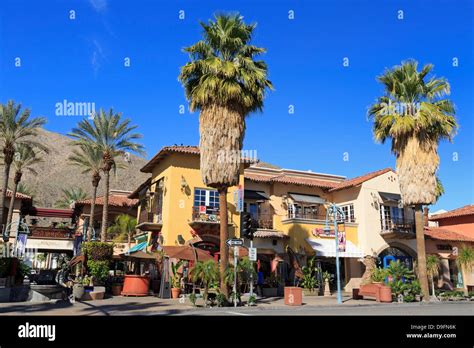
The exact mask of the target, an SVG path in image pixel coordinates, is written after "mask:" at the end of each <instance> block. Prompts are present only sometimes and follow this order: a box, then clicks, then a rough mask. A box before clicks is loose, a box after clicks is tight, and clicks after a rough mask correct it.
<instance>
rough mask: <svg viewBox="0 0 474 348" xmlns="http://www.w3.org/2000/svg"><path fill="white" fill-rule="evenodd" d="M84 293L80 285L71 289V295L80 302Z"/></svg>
mask: <svg viewBox="0 0 474 348" xmlns="http://www.w3.org/2000/svg"><path fill="white" fill-rule="evenodd" d="M84 291H85V290H84V285H82V284H74V285H73V287H72V294H73V295H74V298H76V299H77V300H80V299H81V298H82V296H84Z"/></svg>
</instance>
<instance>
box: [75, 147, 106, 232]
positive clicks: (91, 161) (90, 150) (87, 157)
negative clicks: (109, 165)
mask: <svg viewBox="0 0 474 348" xmlns="http://www.w3.org/2000/svg"><path fill="white" fill-rule="evenodd" d="M78 148H79V149H74V150H73V151H72V154H71V155H70V156H69V158H68V160H69V162H70V163H71V164H72V165H74V166H78V167H80V168H82V174H90V175H91V180H92V202H91V210H90V218H89V226H88V228H87V240H90V239H91V231H92V230H93V229H94V214H95V201H96V199H97V188H98V186H99V183H100V179H101V176H100V172H101V170H102V167H103V162H102V152H101V151H100V149H98V148H97V147H94V146H92V145H91V144H89V143H86V144H81V145H79V146H78Z"/></svg>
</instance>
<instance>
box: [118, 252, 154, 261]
mask: <svg viewBox="0 0 474 348" xmlns="http://www.w3.org/2000/svg"><path fill="white" fill-rule="evenodd" d="M120 256H121V257H122V258H124V259H128V258H130V259H141V260H156V259H157V258H158V257H159V255H158V254H155V253H152V254H149V253H146V252H144V251H141V250H138V251H135V252H132V253H124V254H120Z"/></svg>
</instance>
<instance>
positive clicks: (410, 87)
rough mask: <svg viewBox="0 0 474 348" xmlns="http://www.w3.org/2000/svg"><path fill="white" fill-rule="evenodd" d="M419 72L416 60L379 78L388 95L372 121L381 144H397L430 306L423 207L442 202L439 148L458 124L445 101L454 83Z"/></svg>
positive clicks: (404, 198) (400, 174) (427, 68)
mask: <svg viewBox="0 0 474 348" xmlns="http://www.w3.org/2000/svg"><path fill="white" fill-rule="evenodd" d="M417 67H418V63H417V62H416V61H413V60H409V61H406V62H402V65H401V66H395V67H393V68H392V69H390V70H386V71H385V72H384V74H383V75H382V76H379V77H378V81H379V82H380V83H382V84H383V86H384V88H385V94H384V95H383V96H381V97H379V98H378V100H377V102H376V103H374V104H373V105H372V106H371V107H370V109H369V116H370V117H371V118H373V122H374V124H373V133H374V137H375V140H376V141H378V142H381V143H384V142H385V141H386V140H387V139H390V140H391V142H392V152H393V153H394V154H395V156H396V162H397V163H396V165H397V172H398V177H399V183H400V192H401V195H402V201H403V203H404V205H406V206H414V209H415V222H416V244H417V252H418V262H417V263H418V275H419V277H420V284H421V289H422V293H423V298H424V301H428V300H429V290H428V278H427V274H426V252H425V239H424V223H423V205H424V204H433V203H434V202H435V201H436V198H437V192H436V187H437V185H436V171H437V169H438V166H439V156H438V143H439V141H440V140H443V139H448V140H451V139H452V137H453V136H454V134H455V133H456V129H457V126H458V125H457V122H456V119H455V117H454V113H455V110H454V105H453V103H452V102H451V101H450V100H449V99H444V98H443V97H445V96H446V95H448V94H449V93H450V85H449V83H448V81H447V80H446V79H444V78H435V77H431V78H430V79H427V75H428V74H429V73H430V72H431V70H432V69H433V65H431V64H427V65H425V66H423V68H422V69H421V71H418V70H417Z"/></svg>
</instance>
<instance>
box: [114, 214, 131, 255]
mask: <svg viewBox="0 0 474 348" xmlns="http://www.w3.org/2000/svg"><path fill="white" fill-rule="evenodd" d="M136 226H137V219H135V218H133V217H131V216H130V215H127V214H120V215H118V216H117V217H116V218H115V223H114V224H113V225H112V226H110V227H109V228H108V233H109V234H113V235H114V236H115V240H116V241H118V242H122V241H124V240H126V241H127V243H128V249H129V250H130V247H131V243H132V237H133V235H134V234H135V232H136Z"/></svg>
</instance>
